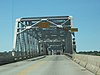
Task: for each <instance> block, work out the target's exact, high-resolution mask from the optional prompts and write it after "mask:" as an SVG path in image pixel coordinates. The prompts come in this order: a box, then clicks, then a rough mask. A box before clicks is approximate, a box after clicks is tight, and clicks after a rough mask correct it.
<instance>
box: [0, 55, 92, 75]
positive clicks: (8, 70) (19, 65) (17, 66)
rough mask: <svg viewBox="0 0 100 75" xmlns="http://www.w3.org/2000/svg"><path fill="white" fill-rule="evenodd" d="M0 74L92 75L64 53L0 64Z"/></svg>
mask: <svg viewBox="0 0 100 75" xmlns="http://www.w3.org/2000/svg"><path fill="white" fill-rule="evenodd" d="M0 75H94V74H92V73H91V72H89V71H88V70H86V69H84V68H82V67H81V66H79V65H78V64H76V63H75V62H73V61H72V60H70V59H69V58H67V57H66V56H64V55H50V56H46V58H43V59H40V60H36V61H33V59H29V60H25V61H20V62H16V63H11V64H7V65H3V66H0Z"/></svg>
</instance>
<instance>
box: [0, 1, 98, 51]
mask: <svg viewBox="0 0 100 75" xmlns="http://www.w3.org/2000/svg"><path fill="white" fill-rule="evenodd" d="M41 16H73V18H74V19H73V24H74V27H76V28H78V29H79V31H78V32H76V33H75V34H76V43H77V51H90V50H91V51H94V50H95V51H96V50H98V51H99V50H100V0H0V51H9V50H12V45H13V36H14V27H15V21H16V19H17V18H22V17H41Z"/></svg>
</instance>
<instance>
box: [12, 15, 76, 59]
mask: <svg viewBox="0 0 100 75" xmlns="http://www.w3.org/2000/svg"><path fill="white" fill-rule="evenodd" d="M72 20H73V18H72V16H52V17H28V18H19V19H17V20H16V26H15V33H14V43H13V53H12V55H13V56H22V57H25V56H34V55H44V54H49V53H50V51H52V50H53V51H55V50H59V51H61V50H62V52H63V53H71V54H72V53H73V43H72V42H73V39H72V38H73V37H74V32H76V31H77V28H73V23H72ZM74 42H75V39H74Z"/></svg>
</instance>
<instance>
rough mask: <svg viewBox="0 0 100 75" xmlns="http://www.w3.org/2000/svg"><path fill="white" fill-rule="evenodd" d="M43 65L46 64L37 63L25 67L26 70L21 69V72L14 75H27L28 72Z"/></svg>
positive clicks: (42, 62)
mask: <svg viewBox="0 0 100 75" xmlns="http://www.w3.org/2000/svg"><path fill="white" fill-rule="evenodd" d="M44 63H46V61H43V60H42V61H39V62H37V63H36V64H33V65H31V66H29V67H27V68H26V69H23V70H21V71H20V72H19V73H18V74H16V75H26V74H27V73H29V72H30V71H32V70H33V69H35V68H38V67H39V66H40V65H42V64H44Z"/></svg>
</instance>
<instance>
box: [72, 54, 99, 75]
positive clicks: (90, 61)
mask: <svg viewBox="0 0 100 75" xmlns="http://www.w3.org/2000/svg"><path fill="white" fill-rule="evenodd" d="M72 59H73V60H74V61H75V62H76V63H78V64H79V65H81V66H83V67H84V68H86V69H88V70H89V71H91V72H93V73H94V74H96V75H100V56H92V55H83V54H73V55H72Z"/></svg>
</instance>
